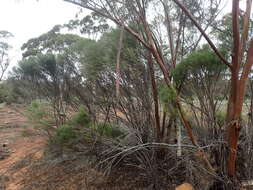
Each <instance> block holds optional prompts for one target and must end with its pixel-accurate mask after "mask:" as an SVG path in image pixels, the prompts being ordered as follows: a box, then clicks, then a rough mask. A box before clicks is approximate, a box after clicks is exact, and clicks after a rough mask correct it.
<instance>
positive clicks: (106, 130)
mask: <svg viewBox="0 0 253 190" xmlns="http://www.w3.org/2000/svg"><path fill="white" fill-rule="evenodd" d="M90 127H91V128H92V129H93V130H95V132H97V133H99V134H100V135H102V136H106V137H110V138H117V137H120V136H122V135H124V133H123V132H122V131H121V130H120V129H119V126H117V125H115V124H112V123H98V124H96V125H91V126H90Z"/></svg>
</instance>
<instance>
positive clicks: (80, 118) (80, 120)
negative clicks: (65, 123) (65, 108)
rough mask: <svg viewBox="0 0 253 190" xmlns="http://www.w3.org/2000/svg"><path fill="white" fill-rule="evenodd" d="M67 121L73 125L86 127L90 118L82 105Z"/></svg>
mask: <svg viewBox="0 0 253 190" xmlns="http://www.w3.org/2000/svg"><path fill="white" fill-rule="evenodd" d="M69 123H70V124H71V125H74V126H82V127H88V126H89V125H90V123H91V119H90V116H89V115H88V113H87V112H86V110H85V108H84V107H83V106H82V107H80V108H79V111H78V112H77V113H76V114H75V115H74V116H73V117H72V118H71V120H70V122H69Z"/></svg>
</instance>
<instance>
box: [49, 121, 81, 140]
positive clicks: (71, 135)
mask: <svg viewBox="0 0 253 190" xmlns="http://www.w3.org/2000/svg"><path fill="white" fill-rule="evenodd" d="M76 137H77V136H76V133H75V131H74V128H73V127H71V126H69V125H61V126H60V127H59V128H57V129H56V134H55V136H54V140H53V141H54V142H55V143H58V144H65V143H69V142H70V141H71V140H74V139H75V138H76Z"/></svg>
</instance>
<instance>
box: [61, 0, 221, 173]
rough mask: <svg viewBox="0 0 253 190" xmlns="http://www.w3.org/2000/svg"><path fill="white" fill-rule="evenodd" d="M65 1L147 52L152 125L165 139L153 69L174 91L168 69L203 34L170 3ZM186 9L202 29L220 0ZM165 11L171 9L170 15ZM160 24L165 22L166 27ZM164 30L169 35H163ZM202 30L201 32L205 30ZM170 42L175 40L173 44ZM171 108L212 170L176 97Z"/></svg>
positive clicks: (145, 0)
mask: <svg viewBox="0 0 253 190" xmlns="http://www.w3.org/2000/svg"><path fill="white" fill-rule="evenodd" d="M65 1H67V2H70V3H74V4H76V5H79V6H81V7H83V8H86V9H89V10H91V11H93V12H95V13H97V14H99V15H101V16H103V17H104V18H107V19H109V20H111V21H113V22H114V23H115V24H116V25H118V26H119V27H122V28H124V30H126V31H127V32H128V33H130V34H131V35H132V36H134V37H135V38H136V40H137V41H138V42H139V43H140V44H141V46H142V47H144V48H145V49H146V52H147V55H148V56H147V57H146V59H147V60H149V61H147V64H148V67H149V68H150V72H149V73H150V77H151V79H153V80H152V82H151V84H152V94H153V102H154V110H155V118H156V119H155V121H156V123H155V125H154V126H155V130H156V134H157V135H156V137H157V141H160V142H161V141H162V139H164V138H163V137H164V134H163V130H162V128H161V121H162V120H163V121H164V119H161V118H164V117H160V109H159V100H158V96H157V94H158V92H157V81H156V79H155V76H154V73H155V72H153V69H154V68H159V71H160V73H161V74H160V76H162V77H160V78H162V80H163V81H164V83H165V84H166V85H167V86H168V88H169V89H171V90H172V91H174V87H173V82H172V81H171V74H170V70H171V68H173V67H174V66H175V65H176V63H177V61H178V60H180V59H182V58H183V56H184V55H185V54H186V53H188V52H191V50H194V47H197V46H198V43H199V41H200V40H196V41H194V43H191V41H192V39H194V38H195V34H196V35H197V37H196V38H197V39H200V38H201V36H202V35H203V34H201V33H200V32H198V30H197V29H195V28H194V27H192V24H191V22H190V21H189V20H188V19H187V17H186V16H185V15H184V14H183V11H181V10H180V9H179V8H178V7H175V4H173V3H172V2H171V1H170V2H168V1H158V0H154V1H150V0H144V1H139V0H131V1H124V0H114V1H107V0H98V1H96V0H90V1H87V0H65ZM209 3H211V4H210V6H211V8H210V7H208V6H206V5H207V4H209ZM187 6H188V8H189V9H190V10H191V11H193V12H194V15H195V16H196V17H198V19H199V20H200V23H199V25H200V26H202V27H204V28H207V26H208V25H209V24H210V23H211V22H212V21H213V20H214V18H215V17H216V15H217V13H218V11H219V9H218V7H219V1H215V0H214V1H204V2H203V1H192V0H189V1H187ZM205 6H206V7H205ZM168 10H171V12H169V11H168ZM209 15H212V16H209ZM172 20H173V22H172ZM174 20H175V21H174ZM163 23H165V25H164V24H163ZM166 29H167V32H168V33H166V32H164V31H166ZM202 31H203V32H204V31H205V29H204V30H202ZM164 34H166V35H164ZM172 34H173V35H172ZM174 36H176V37H174ZM172 39H176V40H174V41H173V40H172ZM182 39H183V40H182ZM164 42H166V43H164ZM187 42H188V43H187ZM174 47H175V48H174ZM219 56H220V55H219ZM220 57H221V56H220ZM154 63H155V64H154ZM174 105H175V106H176V107H177V109H178V111H179V115H180V116H181V121H182V123H183V125H184V126H185V128H186V129H187V133H188V135H189V137H190V140H191V142H192V143H193V144H194V145H195V146H196V147H197V148H198V150H199V151H200V152H201V155H202V157H203V159H204V160H205V162H206V163H207V165H208V167H209V169H210V170H212V171H213V168H212V166H211V164H210V162H209V161H208V158H207V157H206V156H205V154H203V150H202V149H201V148H200V146H199V145H198V143H197V140H196V138H195V137H194V135H193V133H192V127H191V125H190V122H189V121H188V119H187V118H186V116H185V114H184V111H183V106H182V105H181V102H180V99H179V97H178V98H176V99H175V104H174ZM164 115H165V114H164ZM165 117H166V115H165Z"/></svg>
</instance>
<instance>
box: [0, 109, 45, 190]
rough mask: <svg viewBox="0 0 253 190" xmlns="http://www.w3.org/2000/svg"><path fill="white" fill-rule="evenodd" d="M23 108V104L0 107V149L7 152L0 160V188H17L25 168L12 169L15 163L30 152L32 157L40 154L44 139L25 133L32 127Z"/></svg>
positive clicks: (5, 189) (6, 189) (12, 189)
mask: <svg viewBox="0 0 253 190" xmlns="http://www.w3.org/2000/svg"><path fill="white" fill-rule="evenodd" d="M24 110H25V108H24V107H23V106H4V107H1V108H0V150H1V149H4V151H5V152H7V153H8V154H9V156H7V157H6V158H4V159H2V160H0V177H1V178H2V179H1V181H0V184H1V185H2V187H0V189H1V190H2V189H4V190H18V189H19V187H20V184H19V182H20V181H21V180H22V175H21V174H22V172H24V170H25V168H23V169H20V170H16V171H15V170H12V167H13V166H14V165H15V163H18V162H20V161H22V160H23V159H24V158H25V157H27V156H28V155H31V154H33V156H34V159H36V158H39V157H41V155H42V149H43V146H44V144H45V140H44V139H43V137H41V136H37V135H35V134H33V135H32V134H31V133H29V135H25V134H26V133H27V131H33V129H31V127H29V125H28V123H27V121H26V119H25V116H24V112H25V111H24ZM2 151H3V150H2ZM0 154H1V152H0ZM3 184H4V185H3Z"/></svg>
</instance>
